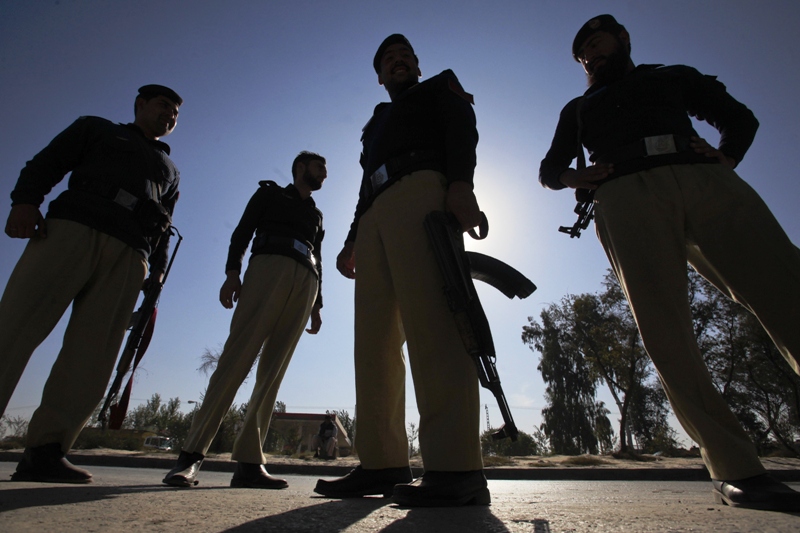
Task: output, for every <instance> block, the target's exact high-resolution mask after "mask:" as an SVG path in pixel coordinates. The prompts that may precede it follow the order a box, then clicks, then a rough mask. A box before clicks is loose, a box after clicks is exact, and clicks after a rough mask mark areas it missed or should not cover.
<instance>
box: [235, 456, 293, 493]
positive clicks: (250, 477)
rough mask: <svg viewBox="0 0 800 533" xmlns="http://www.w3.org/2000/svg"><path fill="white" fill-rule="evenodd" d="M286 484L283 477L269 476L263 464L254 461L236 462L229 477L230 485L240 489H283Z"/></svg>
mask: <svg viewBox="0 0 800 533" xmlns="http://www.w3.org/2000/svg"><path fill="white" fill-rule="evenodd" d="M288 486H289V484H288V483H286V480H285V479H280V478H277V477H272V476H270V475H269V473H267V469H266V468H265V467H264V465H261V464H255V463H241V462H240V463H237V464H236V472H234V473H233V478H232V479H231V487H234V488H242V489H285V488H286V487H288Z"/></svg>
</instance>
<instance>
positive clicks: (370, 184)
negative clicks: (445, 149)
mask: <svg viewBox="0 0 800 533" xmlns="http://www.w3.org/2000/svg"><path fill="white" fill-rule="evenodd" d="M417 170H436V171H439V172H444V170H445V165H444V162H443V161H442V158H441V157H440V155H439V152H438V151H436V150H412V151H410V152H408V153H407V154H403V155H401V156H398V157H393V158H391V159H389V160H388V161H387V162H386V163H384V164H383V165H381V166H380V167H379V168H378V170H376V171H375V172H373V173H372V174H371V175H370V176H369V178H368V179H367V188H368V192H369V196H370V198H371V197H374V196H377V195H378V193H380V192H383V190H384V189H386V188H387V187H388V186H389V185H391V184H392V183H394V182H395V181H397V180H399V179H400V178H402V177H403V176H405V175H407V174H411V173H412V172H415V171H417Z"/></svg>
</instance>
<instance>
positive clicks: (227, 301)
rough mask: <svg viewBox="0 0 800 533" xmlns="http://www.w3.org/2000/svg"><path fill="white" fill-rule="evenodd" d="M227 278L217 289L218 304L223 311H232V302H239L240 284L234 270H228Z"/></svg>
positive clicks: (237, 274)
mask: <svg viewBox="0 0 800 533" xmlns="http://www.w3.org/2000/svg"><path fill="white" fill-rule="evenodd" d="M227 275H228V277H227V278H225V283H223V284H222V287H220V289H219V303H221V304H222V307H224V308H225V309H232V308H233V304H234V302H238V301H239V294H240V293H241V291H242V282H241V280H240V279H239V273H238V272H237V271H235V270H230V271H228V273H227Z"/></svg>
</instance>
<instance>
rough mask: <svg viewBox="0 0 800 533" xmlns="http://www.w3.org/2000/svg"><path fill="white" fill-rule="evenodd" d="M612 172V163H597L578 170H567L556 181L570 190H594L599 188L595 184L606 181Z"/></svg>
mask: <svg viewBox="0 0 800 533" xmlns="http://www.w3.org/2000/svg"><path fill="white" fill-rule="evenodd" d="M613 172H614V165H613V164H612V163H597V164H595V165H592V166H590V167H586V168H582V169H579V170H575V169H574V168H568V169H567V170H565V171H564V172H562V173H561V176H559V177H558V179H559V181H560V182H561V183H563V184H564V185H565V186H567V187H569V188H570V189H590V190H594V189H596V188H597V187H599V185H598V184H597V183H596V182H598V181H601V180H604V179H606V178H607V177H608V176H609V175H610V174H612V173H613Z"/></svg>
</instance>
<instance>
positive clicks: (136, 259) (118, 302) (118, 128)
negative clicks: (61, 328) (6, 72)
mask: <svg viewBox="0 0 800 533" xmlns="http://www.w3.org/2000/svg"><path fill="white" fill-rule="evenodd" d="M182 103H183V100H182V99H181V97H180V96H178V95H177V93H175V91H173V90H172V89H169V88H167V87H164V86H162V85H145V86H144V87H141V88H140V89H139V94H138V95H137V96H136V99H135V102H134V113H135V118H134V121H133V123H132V124H115V123H113V122H110V121H108V120H105V119H103V118H99V117H88V116H87V117H81V118H79V119H78V120H76V121H75V122H74V123H73V124H72V125H71V126H69V127H68V128H67V129H65V130H64V131H63V132H61V133H60V134H59V135H58V136H57V137H55V139H53V141H52V142H51V143H50V144H49V145H48V146H47V147H46V148H45V149H44V150H42V151H41V152H39V153H38V154H36V156H34V158H33V159H32V160H30V161H28V163H27V165H26V166H25V168H23V169H22V172H21V173H20V176H19V180H18V181H17V184H16V187H15V188H14V190H13V191H12V193H11V201H12V203H11V205H12V207H11V212H10V213H9V215H8V221H7V223H6V227H5V232H6V234H7V235H8V236H9V237H12V238H18V239H29V242H28V245H27V247H26V248H25V251H24V252H23V254H22V256H21V257H20V259H19V262H18V263H17V265H16V267H15V268H14V271H13V272H12V274H11V277H10V278H9V280H8V284H7V285H6V289H5V292H4V293H3V298H2V300H0V412H4V411H5V408H6V406H7V405H8V401H9V399H10V397H11V395H12V393H13V392H14V389H15V387H16V385H17V383H18V381H19V378H20V376H21V374H22V372H23V370H24V369H25V366H26V365H27V363H28V360H29V358H30V356H31V354H32V353H33V351H34V349H36V347H37V346H38V345H39V344H40V343H41V342H42V341H44V339H45V338H46V337H47V336H48V335H49V334H50V332H51V331H52V329H53V328H54V327H55V325H56V323H57V322H58V321H59V319H60V318H61V316H62V315H63V314H64V311H66V309H67V307H68V306H69V305H70V303H71V304H72V315H71V317H70V321H69V324H68V326H67V330H66V333H65V335H64V343H63V345H62V347H61V351H60V353H59V354H58V357H57V359H56V362H55V364H54V365H53V369H52V370H51V372H50V376H49V377H48V379H47V383H46V384H45V387H44V393H43V395H42V402H41V405H40V406H39V408H38V409H37V410H36V411H35V412H34V413H33V417H32V418H31V421H30V425H29V427H28V435H27V442H26V448H25V454H24V457H23V459H22V461H20V463H19V465H18V466H17V471H16V472H15V473H14V474H13V475H12V479H13V480H14V481H45V482H55V483H88V482H90V481H91V477H92V475H91V474H90V473H89V472H87V471H86V470H83V469H80V468H76V467H75V466H73V465H72V464H71V463H70V462H69V461H68V460H67V459H66V458H65V457H64V455H65V453H66V452H67V451H69V449H70V448H71V447H72V444H73V443H74V442H75V439H76V438H77V437H78V434H79V433H80V431H81V429H82V428H83V426H84V425H85V424H86V421H87V420H88V419H89V416H90V415H91V414H92V411H93V410H94V408H95V407H96V406H97V404H98V402H99V401H100V400H101V399H102V397H103V394H104V392H105V389H106V385H107V384H108V380H109V378H110V376H111V373H112V372H113V370H114V363H115V361H116V357H117V353H118V352H119V348H120V345H121V344H122V339H123V337H124V334H125V329H126V327H127V325H128V321H129V320H130V317H131V313H132V311H133V307H134V305H135V304H136V299H137V296H138V293H139V290H140V289H141V288H142V283H143V281H144V279H145V276H146V275H147V263H148V260H149V263H150V269H151V271H150V278H149V280H148V282H149V281H159V282H160V281H161V279H162V277H163V272H164V270H165V268H166V265H167V255H168V250H169V232H168V231H167V229H168V227H169V225H170V223H171V217H172V212H173V209H174V207H175V202H176V201H177V199H178V182H179V173H178V169H177V168H175V165H174V164H173V162H172V161H171V160H170V158H169V152H170V149H169V146H168V145H167V144H165V143H163V142H161V141H159V138H160V137H163V136H165V135H168V134H169V133H171V132H172V130H173V129H174V128H175V124H176V123H177V120H178V107H179V106H180V105H181V104H182ZM70 171H71V172H72V175H71V176H70V179H69V186H68V189H67V190H66V191H64V192H63V193H62V194H60V195H59V196H58V197H57V198H56V199H55V200H53V201H52V202H51V203H50V207H49V209H48V212H47V218H46V219H45V218H43V217H42V214H41V212H40V211H39V206H40V205H41V204H42V202H43V201H44V197H45V195H46V194H47V193H48V192H50V190H51V189H52V187H53V186H54V185H55V184H57V183H58V182H60V181H61V180H62V179H63V178H64V176H65V175H66V174H67V173H69V172H70Z"/></svg>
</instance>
